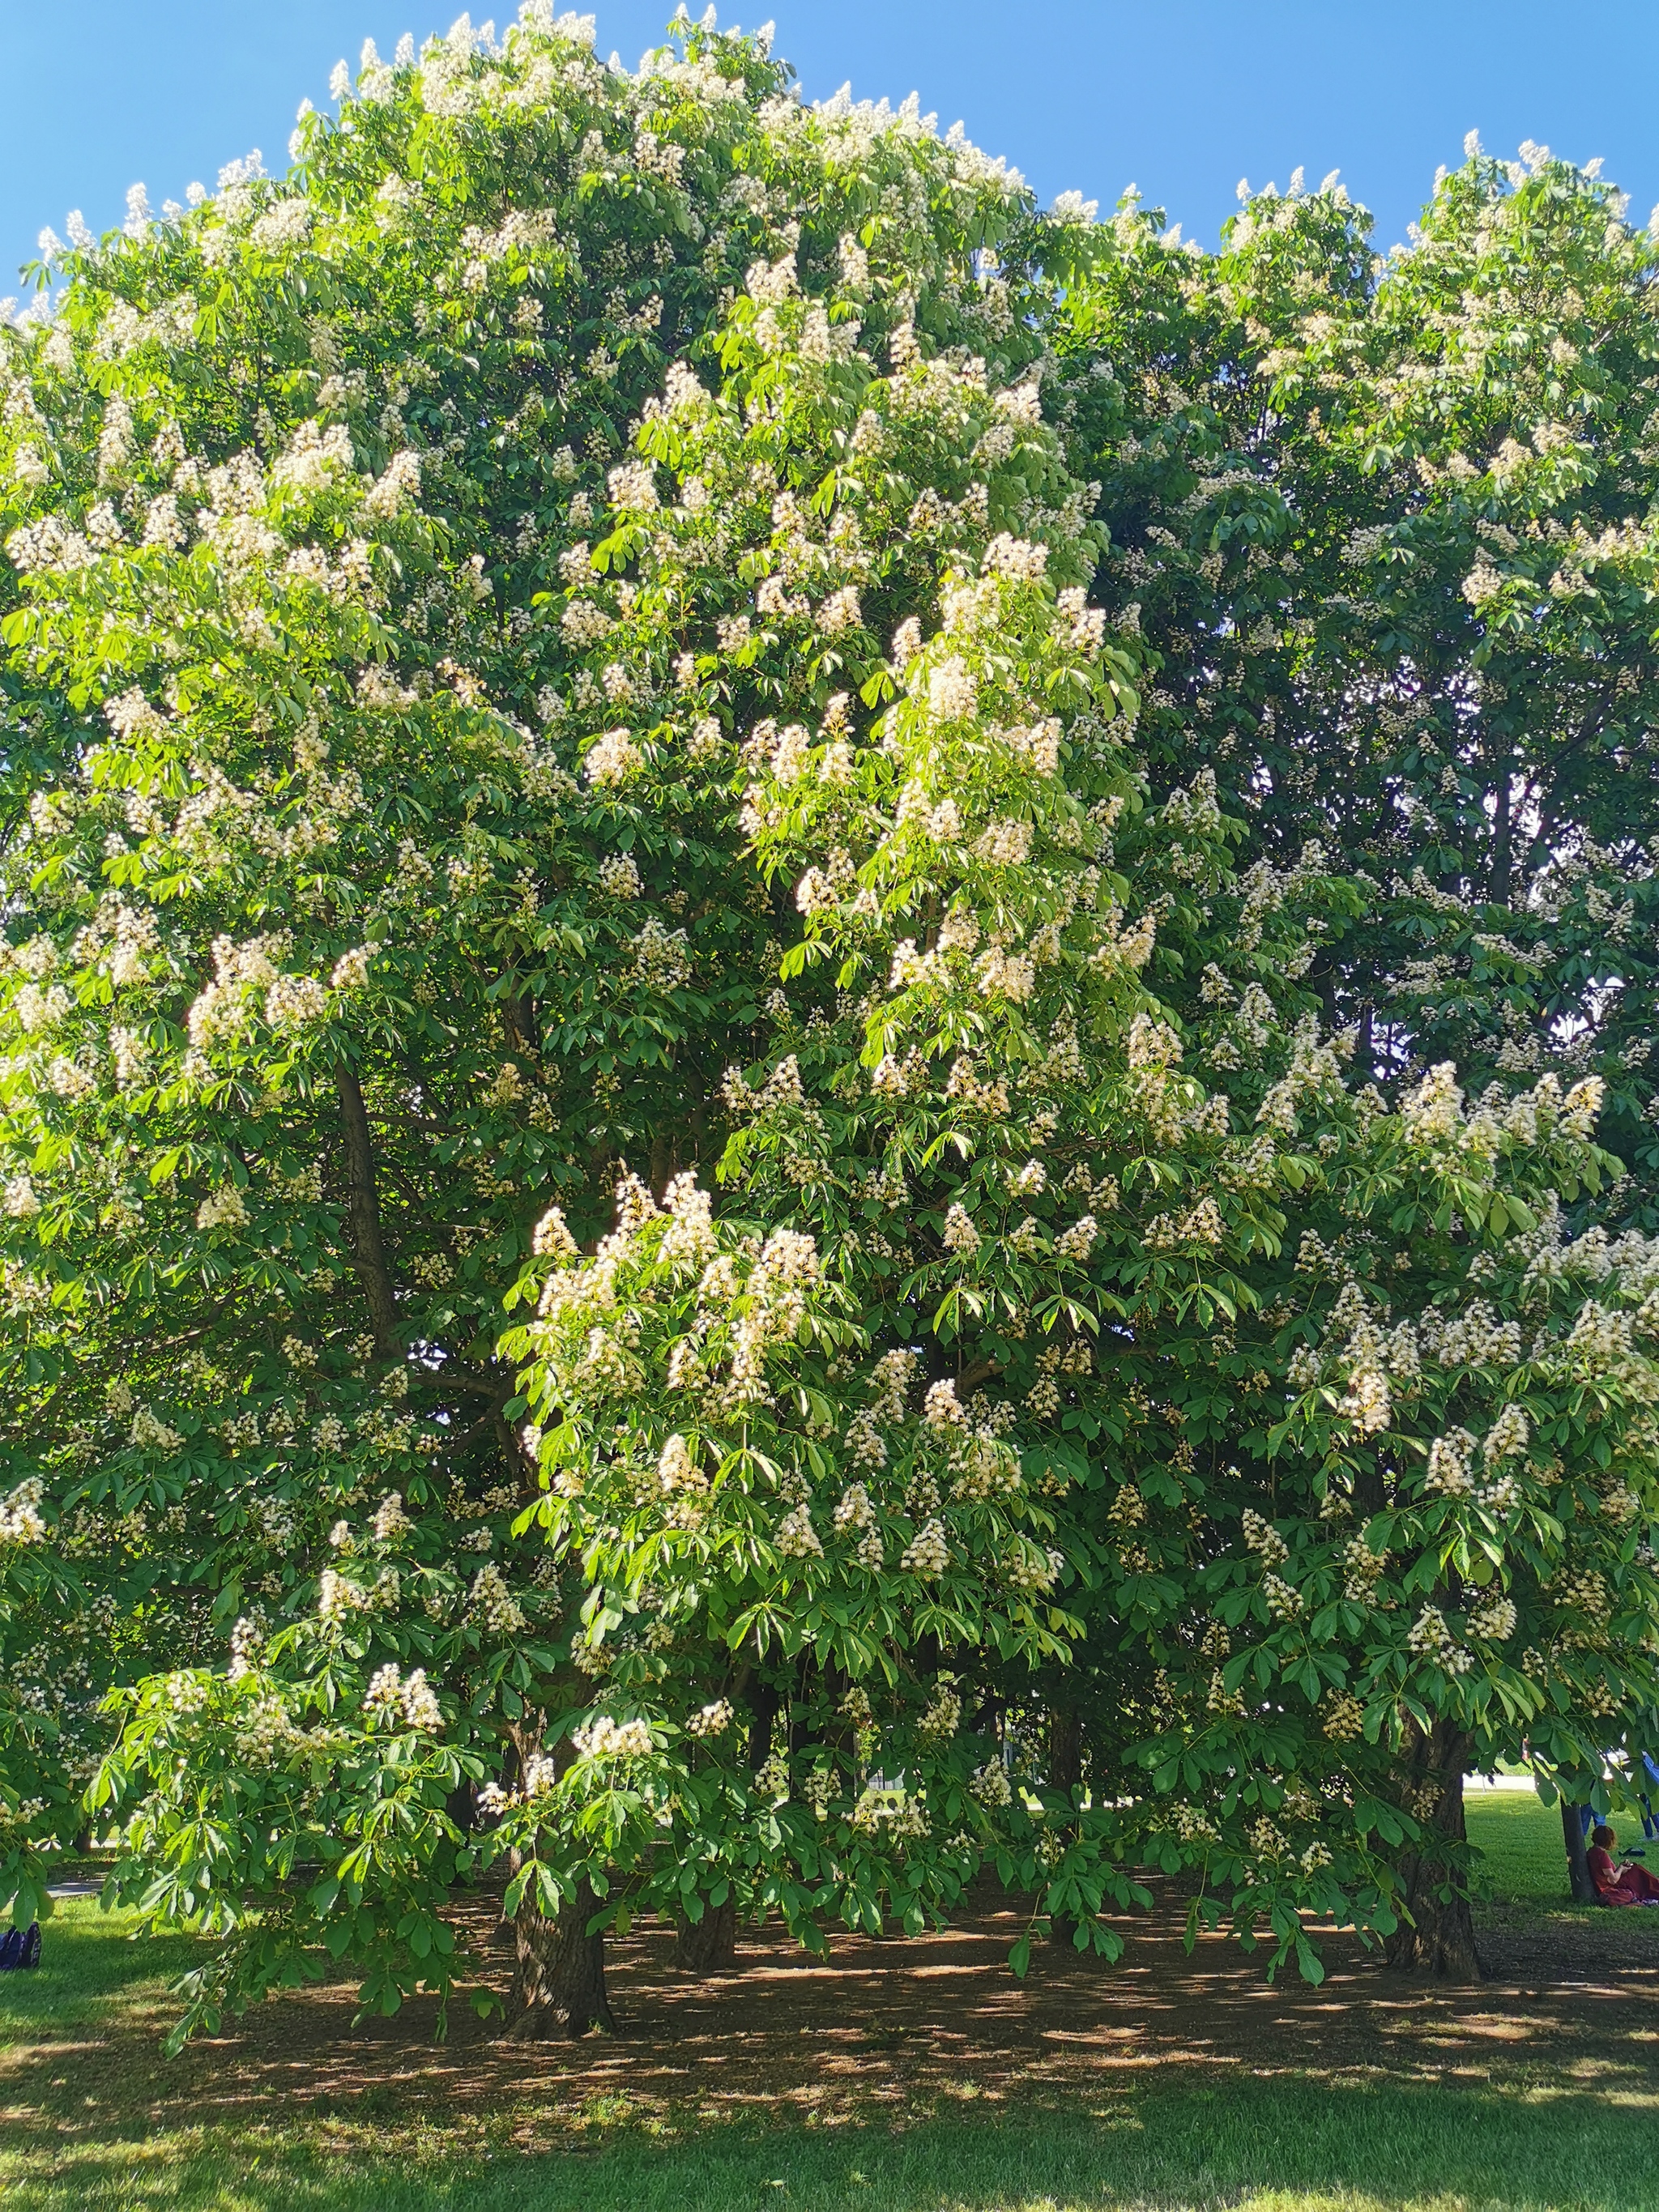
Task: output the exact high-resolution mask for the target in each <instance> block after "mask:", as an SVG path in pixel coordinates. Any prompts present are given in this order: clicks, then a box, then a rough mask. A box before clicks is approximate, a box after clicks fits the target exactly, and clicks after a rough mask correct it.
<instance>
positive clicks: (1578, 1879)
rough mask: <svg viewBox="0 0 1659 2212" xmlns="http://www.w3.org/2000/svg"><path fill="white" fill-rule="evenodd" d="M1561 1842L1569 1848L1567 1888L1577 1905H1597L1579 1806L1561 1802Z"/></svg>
mask: <svg viewBox="0 0 1659 2212" xmlns="http://www.w3.org/2000/svg"><path fill="white" fill-rule="evenodd" d="M1561 1840H1562V1842H1563V1843H1564V1844H1565V1845H1566V1847H1567V1887H1568V1890H1569V1893H1571V1898H1572V1901H1573V1903H1574V1904H1575V1905H1594V1904H1595V1883H1594V1882H1593V1881H1591V1880H1590V1870H1589V1851H1588V1850H1586V1848H1585V1844H1584V1824H1583V1820H1580V1818H1579V1817H1578V1808H1577V1805H1569V1804H1568V1802H1567V1801H1566V1799H1565V1797H1564V1798H1563V1799H1562V1800H1561Z"/></svg>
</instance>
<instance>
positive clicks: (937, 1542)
mask: <svg viewBox="0 0 1659 2212" xmlns="http://www.w3.org/2000/svg"><path fill="white" fill-rule="evenodd" d="M950 1564H951V1547H950V1545H949V1543H948V1542H947V1541H945V1523H944V1522H942V1521H940V1520H939V1519H938V1518H937V1517H935V1518H934V1519H933V1520H930V1521H924V1522H923V1523H922V1525H921V1528H918V1529H917V1531H916V1533H915V1535H914V1536H913V1537H912V1538H911V1539H910V1541H909V1542H908V1544H907V1545H906V1546H905V1547H904V1553H903V1557H902V1559H900V1561H899V1565H901V1566H902V1568H903V1569H904V1571H905V1572H906V1573H907V1574H912V1575H921V1576H922V1577H926V1578H928V1579H933V1578H934V1577H938V1576H939V1575H942V1574H943V1573H944V1572H945V1569H946V1568H947V1567H948V1566H949V1565H950Z"/></svg>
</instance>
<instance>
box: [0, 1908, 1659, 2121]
mask: <svg viewBox="0 0 1659 2212" xmlns="http://www.w3.org/2000/svg"><path fill="white" fill-rule="evenodd" d="M464 1917H466V1918H467V1919H468V1920H469V1922H470V1923H471V1933H472V1934H473V1936H474V1937H475V1939H477V1940H479V1941H480V1942H486V1943H487V1942H488V1941H489V1936H490V1935H491V1933H492V1921H493V1914H492V1911H491V1908H490V1905H489V1901H488V1900H487V1899H478V1900H477V1902H476V1904H473V1905H470V1906H468V1907H467V1908H466V1909H465V1915H464ZM1487 1918H1488V1925H1487V1927H1486V1929H1485V1931H1484V1934H1483V1938H1482V1941H1483V1943H1484V1946H1485V1948H1486V1954H1487V1957H1488V1960H1489V1963H1490V1965H1491V1966H1492V1969H1493V1975H1492V1979H1491V1980H1490V1981H1488V1982H1487V1983H1486V1984H1483V1985H1482V1986H1480V1987H1479V1988H1475V1989H1446V1988H1437V1987H1436V1986H1434V1985H1432V1984H1429V1985H1423V1984H1415V1983H1413V1982H1410V1981H1405V1980H1401V1978H1397V1977H1395V1976H1393V1975H1391V1974H1389V1972H1387V1970H1386V1969H1384V1968H1383V1966H1381V1965H1380V1964H1379V1963H1378V1962H1377V1961H1376V1958H1375V1956H1374V1955H1370V1954H1366V1953H1365V1952H1364V1949H1363V1948H1362V1947H1361V1946H1360V1945H1359V1944H1358V1942H1356V1941H1355V1940H1354V1939H1353V1938H1352V1937H1351V1936H1340V1935H1336V1934H1334V1933H1333V1932H1331V1931H1325V1932H1324V1937H1323V1942H1322V1949H1323V1952H1324V1955H1325V1958H1326V1961H1327V1965H1328V1978H1327V1979H1326V1981H1325V1982H1324V1984H1322V1985H1321V1986H1320V1987H1318V1988H1316V1989H1314V1988H1310V1987H1308V1986H1307V1985H1306V1984H1304V1983H1302V1982H1301V1981H1299V1980H1298V1979H1297V1978H1294V1977H1293V1976H1292V1977H1291V1978H1287V1979H1281V1980H1280V1981H1279V1982H1278V1983H1277V1984H1270V1983H1268V1982H1267V1979H1266V1978H1265V1975H1264V1972H1263V1954H1256V1955H1255V1957H1254V1958H1253V1957H1251V1956H1250V1955H1249V1954H1244V1953H1242V1952H1241V1951H1240V1950H1239V1949H1238V1948H1237V1945H1236V1944H1233V1943H1231V1942H1228V1941H1227V1939H1225V1937H1222V1936H1201V1937H1200V1939H1199V1941H1198V1943H1197V1945H1196V1947H1195V1948H1194V1952H1193V1953H1192V1954H1191V1955H1190V1956H1189V1955H1188V1953H1187V1951H1186V1948H1185V1946H1184V1943H1183V1942H1182V1922H1181V1916H1180V1913H1179V1911H1178V1910H1177V1909H1176V1908H1175V1907H1173V1906H1171V1905H1164V1906H1162V1907H1161V1908H1160V1909H1159V1910H1158V1911H1156V1912H1155V1913H1154V1914H1153V1915H1152V1916H1150V1917H1142V1918H1139V1919H1137V1920H1134V1921H1126V1922H1125V1923H1123V1928H1124V1933H1125V1935H1126V1936H1127V1938H1128V1948H1127V1952H1126V1954H1125V1956H1124V1958H1123V1960H1121V1962H1120V1963H1119V1964H1118V1965H1117V1966H1112V1967H1106V1966H1102V1965H1101V1964H1100V1963H1098V1962H1097V1961H1094V1960H1085V1959H1081V1958H1079V1957H1078V1956H1077V1955H1076V1954H1073V1953H1069V1952H1063V1951H1056V1950H1054V1949H1053V1948H1039V1950H1038V1952H1037V1954H1036V1956H1035V1958H1034V1960H1033V1963H1032V1967H1031V1971H1030V1974H1029V1975H1028V1977H1027V1978H1026V1979H1025V1980H1024V1981H1023V1982H1019V1981H1016V1980H1014V1979H1013V1978H1012V1976H1011V1975H1010V1974H1009V1972H1008V1971H1007V1966H1006V1960H1007V1955H1008V1952H1009V1949H1010V1948H1011V1946H1012V1943H1013V1942H1014V1940H1015V1938H1016V1936H1018V1933H1019V1931H1020V1928H1021V1925H1022V1923H1021V1918H1020V1916H1019V1915H1018V1913H1017V1912H1015V1911H1012V1910H1006V1909H1005V1910H989V1911H982V1912H981V1913H978V1914H977V1915H975V1917H972V1918H971V1919H969V1920H968V1921H967V1922H965V1923H963V1925H960V1926H958V1927H957V1928H954V1929H951V1930H949V1931H947V1932H945V1933H941V1934H930V1935H924V1936H916V1937H908V1938H907V1937H888V1938H884V1939H880V1940H872V1939H870V1938H867V1937H863V1936H842V1937H841V1938H840V1940H839V1941H838V1942H836V1949H835V1955H834V1958H833V1960H831V1961H830V1962H829V1964H828V1965H822V1964H819V1963H817V1962H815V1961H813V1960H810V1959H807V1958H805V1956H803V1955H802V1954H800V1953H799V1951H797V1950H795V1949H794V1948H793V1947H791V1946H790V1945H789V1943H788V1942H787V1940H786V1939H785V1938H784V1937H783V1936H781V1934H779V1933H777V1932H776V1931H767V1930H761V1931H752V1930H751V1931H749V1932H748V1934H747V1936H746V1937H745V1939H744V1941H743V1942H742V1943H741V1945H740V1948H739V1968H740V1970H739V1971H738V1972H734V1973H732V1974H728V1975H725V1976H721V1977H720V1978H715V1979H712V1980H708V1981H702V1982H699V1981H694V1980H692V1979H690V1978H688V1977H686V1976H684V1975H682V1974H679V1973H677V1972H675V1970H674V1969H673V1966H672V1965H671V1949H672V1937H671V1933H670V1931H668V1930H666V1929H660V1928H658V1927H655V1926H652V1925H648V1924H647V1925H641V1927H639V1928H638V1929H635V1931H634V1932H633V1933H631V1934H629V1936H626V1937H624V1938H623V1939H621V1940H619V1941H616V1942H612V1943H611V1946H610V1947H609V1948H610V1960H609V1975H610V1984H611V1998H612V2002H613V2003H614V2005H615V2007H616V2009H617V2016H618V2019H619V2021H620V2022H621V2025H622V2028H623V2033H621V2034H620V2035H618V2036H616V2037H592V2038H589V2039H586V2040H584V2041H582V2042H580V2043H567V2042H546V2043H540V2044H532V2045H524V2044H518V2043H507V2042H504V2041H502V2040H501V2038H500V2035H499V2031H498V2029H497V2028H495V2027H493V2026H491V2025H490V2024H489V2023H487V2022H483V2021H479V2020H477V2017H476V2016H475V2015H474V2014H473V2013H472V2011H471V2008H470V2006H468V2005H466V2004H465V2003H464V2002H457V2003H456V2004H455V2005H454V2007H453V2009H452V2014H451V2022H450V2030H449V2036H448V2039H447V2041H446V2042H444V2043H441V2044H440V2043H435V2042H434V2041H433V2040H432V2032H433V2027H434V2024H435V2021H434V2011H433V2008H432V2007H431V2005H430V2004H429V2003H428V2002H417V2003H416V2004H413V2005H410V2006H409V2007H408V2008H405V2010H404V2012H403V2013H401V2014H399V2015H396V2016H395V2017H393V2018H392V2019H391V2020H375V2021H368V2022H366V2023H364V2024H363V2025H362V2026H361V2027H354V2026H353V2024H352V2021H353V2014H354V2010H355V2004H354V2000H353V1997H352V1994H351V1992H350V1990H349V1989H348V1988H344V1987H340V1986H325V1987H322V1988H319V1989H317V1990H311V1991H308V1992H306V1993H303V1994H301V1995H299V1996H289V1997H285V1998H283V1999H282V2000H281V2001H279V2002H275V2003H272V2004H270V2005H266V2006H263V2007H261V2008H259V2009H258V2011H256V2012H254V2013H252V2014H250V2015H248V2016H247V2017H246V2020H244V2021H241V2022H240V2023H238V2024H237V2025H236V2027H235V2028H234V2031H233V2032H231V2033H227V2034H224V2035H222V2036H219V2037H216V2038H211V2039H204V2040H202V2041H200V2042H198V2043H197V2044H195V2045H192V2046H191V2049H190V2050H189V2051H186V2052H185V2055H184V2057H182V2058H180V2059H179V2060H178V2061H176V2062H172V2063H169V2062H167V2061H165V2060H163V2059H162V2058H161V2057H160V2055H159V2052H158V2051H157V2048H156V2043H155V2028H154V2025H153V2022H147V2023H144V2024H143V2025H139V2024H137V2023H135V2024H134V2025H132V2026H131V2027H121V2028H118V2029H112V2030H111V2031H109V2032H107V2033H98V2034H96V2035H95V2036H83V2037H81V2038H78V2039H76V2042H75V2043H74V2044H73V2045H69V2046H65V2045H63V2044H59V2045H56V2046H53V2045H45V2044H43V2045H36V2046H33V2048H25V2049H21V2050H17V2051H14V2053H13V2054H12V2057H11V2059H10V2061H9V2063H8V2064H7V2066H6V2068H5V2071H4V2074H3V2075H0V2103H3V2106H5V2107H7V2108H8V2110H7V2112H6V2118H8V2119H9V2121H11V2122H13V2123H22V2124H25V2125H27V2124H31V2123H32V2124H33V2126H34V2127H36V2128H37V2129H40V2130H41V2131H42V2132H43V2133H51V2134H56V2135H58V2136H59V2137H60V2139H61V2136H62V2135H63V2134H64V2132H65V2131H67V2132H71V2133H73V2132H75V2131H76V2130H78V2129H79V2128H81V2127H83V2126H85V2125H86V2124H88V2122H89V2121H90V2120H91V2118H92V2113H91V2112H89V2111H88V2105H90V2104H92V2103H93V2102H94V2098H95V2106H96V2112H97V2123H98V2124H99V2126H100V2128H107V2127H108V2126H110V2125H111V2124H112V2123H113V2124H116V2125H117V2126H121V2125H124V2124H125V2125H131V2126H133V2127H135V2128H140V2129H157V2130H160V2129H164V2128H176V2127H181V2126H185V2127H187V2126H192V2125H203V2124H223V2123H230V2124H235V2123H237V2122H238V2121H242V2122H247V2121H250V2120H252V2119H254V2118H257V2117H258V2115H259V2114H260V2113H261V2112H270V2111H271V2110H272V2109H273V2108H275V2109H280V2110H281V2111H283V2112H284V2113H285V2115H289V2116H295V2117H297V2116H298V2114H300V2113H301V2112H307V2113H308V2114H310V2115H311V2116H313V2118H315V2119H316V2120H317V2121H319V2122H320V2123H322V2124H325V2125H326V2124H327V2122H328V2121H329V2119H330V2118H331V2116H337V2117H339V2118H341V2119H345V2118H348V2117H349V2118H350V2119H351V2120H352V2121H353V2122H354V2123H360V2122H363V2121H365V2120H372V2119H373V2118H374V2116H375V2115H376V2114H385V2115H386V2116H387V2117H388V2118H394V2116H395V2121H396V2123H397V2124H401V2125H408V2124H410V2123H411V2120H412V2119H413V2118H414V2117H416V2116H418V2118H419V2122H420V2124H421V2125H422V2126H423V2127H425V2128H428V2129H431V2128H433V2127H441V2128H446V2129H456V2130H459V2131H460V2133H461V2134H463V2135H465V2134H466V2133H468V2132H469V2131H470V2130H471V2129H472V2128H474V2127H477V2126H483V2125H488V2126H489V2127H490V2128H491V2130H492V2131H499V2130H501V2129H502V2128H503V2127H505V2128H507V2130H510V2132H511V2133H512V2134H513V2136H514V2137H515V2138H516V2139H517V2140H519V2141H520V2142H536V2141H541V2140H545V2139H550V2137H551V2136H553V2135H556V2134H562V2135H568V2130H570V2129H571V2128H572V2127H573V2126H577V2127H582V2126H586V2125H588V2124H592V2123H595V2122H606V2121H612V2120H635V2119H637V2120H642V2121H646V2122H647V2123H649V2122H652V2121H653V2119H654V2120H655V2121H656V2122H658V2123H662V2122H668V2123H672V2121H673V2119H674V2118H675V2116H676V2115H685V2114H689V2113H690V2112H692V2111H693V2110H695V2111H696V2113H697V2114H698V2115H699V2117H700V2118H705V2119H718V2118H723V2117H727V2118H736V2117H740V2116H742V2115H744V2114H745V2113H748V2112H767V2113H771V2114H775V2115H782V2114H788V2115H790V2116H792V2117H793V2118H797V2119H800V2120H807V2121H810V2122H812V2123H815V2124H829V2123H834V2122H836V2121H841V2120H847V2119H851V2118H855V2117H863V2118H875V2117H878V2116H882V2115H885V2116H887V2117H888V2118H891V2119H897V2118H901V2117H902V2116H905V2115H914V2114H919V2113H921V2112H939V2111H942V2110H945V2109H949V2108H951V2107H952V2106H957V2107H960V2106H965V2105H969V2104H975V2103H978V2102H981V2101H984V2102H987V2103H989V2104H991V2105H993V2106H994V2105H995V2104H996V2103H998V2102H1008V2101H1014V2100H1018V2101H1020V2102H1024V2103H1030V2102H1033V2101H1035V2102H1037V2103H1047V2102H1048V2101H1051V2100H1052V2101H1054V2102H1059V2101H1061V2100H1064V2101H1066V2102H1067V2103H1072V2102H1074V2101H1075V2100H1077V2099H1078V2098H1079V2095H1082V2096H1084V2097H1085V2098H1087V2099H1089V2100H1091V2101H1098V2100H1100V2099H1101V2098H1102V2097H1103V2096H1104V2097H1109V2096H1110V2095H1111V2094H1112V2093H1113V2092H1114V2091H1118V2092H1123V2091H1127V2090H1129V2089H1131V2088H1133V2087H1137V2086H1144V2085H1146V2084H1147V2083H1148V2081H1150V2079H1151V2078H1152V2077H1153V2076H1157V2075H1166V2076H1167V2074H1168V2071H1169V2069H1180V2070H1181V2071H1182V2073H1183V2074H1187V2073H1189V2072H1192V2071H1202V2070H1206V2069H1221V2070H1230V2069H1243V2070H1244V2071H1247V2072H1249V2073H1251V2074H1254V2075H1286V2074H1288V2075H1297V2076H1299V2077H1302V2078H1304V2079H1322V2080H1327V2081H1336V2080H1340V2079H1348V2080H1351V2081H1355V2080H1364V2079H1371V2080H1383V2079H1389V2080H1394V2081H1401V2082H1404V2081H1425V2080H1433V2079H1442V2078H1457V2077H1465V2078H1473V2079H1476V2080H1481V2081H1499V2080H1503V2081H1510V2082H1520V2083H1522V2084H1528V2083H1532V2082H1537V2083H1539V2084H1542V2083H1543V2082H1544V2081H1546V2080H1550V2081H1554V2082H1556V2083H1560V2082H1562V2081H1564V2080H1565V2081H1578V2082H1581V2083H1584V2084H1586V2085H1588V2084H1589V2082H1591V2081H1594V2082H1595V2085H1596V2086H1597V2087H1599V2088H1600V2089H1601V2090H1602V2091H1603V2092H1604V2093H1605V2092H1608V2091H1612V2092H1614V2093H1619V2094H1620V2095H1621V2097H1623V2098H1626V2099H1628V2098H1629V2097H1631V2096H1632V2095H1633V2096H1635V2097H1637V2098H1638V2099H1639V2100H1647V2099H1648V2098H1652V2099H1653V2100H1655V2101H1656V2103H1659V2005H1656V2002H1655V2000H1656V1997H1659V1926H1650V1925H1647V1924H1645V1923H1647V1921H1648V1920H1649V1919H1650V1918H1651V1920H1652V1921H1654V1922H1656V1923H1659V1913H1655V1914H1653V1915H1651V1916H1648V1915H1643V1916H1641V1922H1640V1923H1638V1917H1637V1916H1636V1915H1634V1914H1631V1915H1613V1914H1607V1915H1606V1916H1595V1915H1583V1914H1581V1915H1574V1914H1570V1913H1565V1912H1564V1913H1561V1914H1556V1915H1546V1916H1544V1917H1537V1916H1535V1915H1534V1916H1532V1917H1527V1918H1525V1919H1522V1918H1521V1917H1519V1916H1516V1917H1514V1918H1513V1919H1512V1920H1507V1921H1506V1918H1505V1916H1504V1914H1503V1913H1501V1912H1497V1913H1494V1914H1492V1915H1489V1916H1487ZM494 1955H495V1956H497V1957H502V1955H503V1954H501V1953H500V1951H499V1950H498V1951H497V1952H496V1953H495V1954H494ZM493 1978H495V1977H494V1976H492V1979H493ZM500 1979H501V1982H502V1983H503V1984H504V1982H505V1979H506V1972H505V1960H504V1957H503V1964H502V1971H501V1975H500ZM273 2100H275V2103H274V2106H273Z"/></svg>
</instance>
